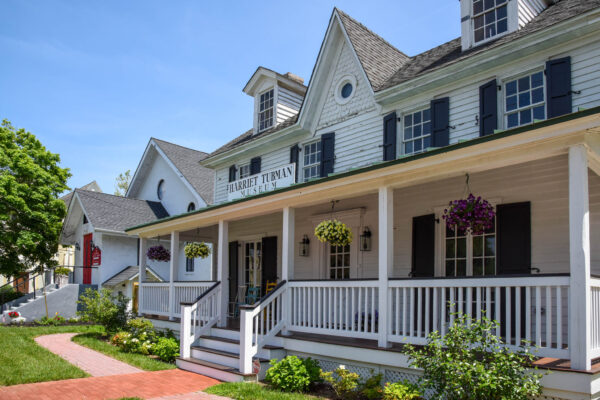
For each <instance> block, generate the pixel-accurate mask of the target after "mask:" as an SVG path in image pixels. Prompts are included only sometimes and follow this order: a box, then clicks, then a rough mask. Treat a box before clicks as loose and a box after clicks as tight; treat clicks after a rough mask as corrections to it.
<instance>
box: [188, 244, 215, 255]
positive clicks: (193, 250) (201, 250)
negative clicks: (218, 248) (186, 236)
mask: <svg viewBox="0 0 600 400" xmlns="http://www.w3.org/2000/svg"><path fill="white" fill-rule="evenodd" d="M184 252H185V256H186V257H187V258H206V257H208V256H209V255H210V247H208V245H207V244H206V243H204V242H200V243H196V242H192V243H188V244H186V245H185V248H184Z"/></svg>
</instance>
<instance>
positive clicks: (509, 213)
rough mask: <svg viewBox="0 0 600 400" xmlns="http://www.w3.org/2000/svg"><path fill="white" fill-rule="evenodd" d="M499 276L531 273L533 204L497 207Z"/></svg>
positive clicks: (497, 264) (497, 263)
mask: <svg viewBox="0 0 600 400" xmlns="http://www.w3.org/2000/svg"><path fill="white" fill-rule="evenodd" d="M496 234H497V240H498V242H497V249H496V251H497V253H496V266H497V268H496V269H497V271H496V272H497V274H498V275H507V274H529V273H530V272H531V203H530V202H524V203H512V204H500V205H498V206H497V207H496Z"/></svg>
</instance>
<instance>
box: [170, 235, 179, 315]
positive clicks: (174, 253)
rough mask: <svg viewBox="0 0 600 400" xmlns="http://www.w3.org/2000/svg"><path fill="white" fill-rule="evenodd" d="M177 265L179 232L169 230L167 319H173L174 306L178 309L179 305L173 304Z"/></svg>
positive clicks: (174, 300)
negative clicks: (169, 258) (169, 261)
mask: <svg viewBox="0 0 600 400" xmlns="http://www.w3.org/2000/svg"><path fill="white" fill-rule="evenodd" d="M178 267H179V232H176V231H173V232H171V265H170V271H169V319H170V320H173V319H175V312H174V310H175V307H177V309H179V307H180V305H179V304H175V302H176V301H177V299H176V298H175V281H176V280H177V269H178Z"/></svg>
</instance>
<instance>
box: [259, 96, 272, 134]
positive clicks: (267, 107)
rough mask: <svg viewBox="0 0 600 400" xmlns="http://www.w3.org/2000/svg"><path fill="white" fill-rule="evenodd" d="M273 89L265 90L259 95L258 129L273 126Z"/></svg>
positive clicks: (262, 129) (261, 129)
mask: <svg viewBox="0 0 600 400" xmlns="http://www.w3.org/2000/svg"><path fill="white" fill-rule="evenodd" d="M274 94H275V89H271V90H267V91H266V92H264V93H262V94H261V95H260V101H259V105H258V107H259V108H258V131H259V132H261V131H264V130H265V129H268V128H270V127H272V126H273V114H274V112H273V109H274V107H273V101H274V99H273V98H274Z"/></svg>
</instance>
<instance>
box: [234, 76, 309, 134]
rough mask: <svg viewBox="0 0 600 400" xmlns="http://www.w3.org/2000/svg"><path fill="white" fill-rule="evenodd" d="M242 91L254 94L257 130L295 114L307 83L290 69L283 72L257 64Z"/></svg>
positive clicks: (269, 126)
mask: <svg viewBox="0 0 600 400" xmlns="http://www.w3.org/2000/svg"><path fill="white" fill-rule="evenodd" d="M244 93H246V94H247V95H249V96H252V97H254V134H257V133H260V132H263V131H266V130H268V129H270V128H272V127H274V126H276V125H278V124H280V123H282V122H283V121H285V120H287V119H289V118H291V117H293V116H294V115H296V114H298V112H299V111H300V107H301V105H302V100H303V99H304V95H305V94H306V86H304V80H303V79H302V78H300V77H299V76H297V75H294V74H292V73H290V72H288V73H286V74H284V75H282V74H279V73H277V72H275V71H272V70H270V69H267V68H264V67H258V69H257V70H256V72H255V73H254V74H253V75H252V77H251V78H250V80H249V81H248V83H247V84H246V86H245V87H244Z"/></svg>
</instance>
